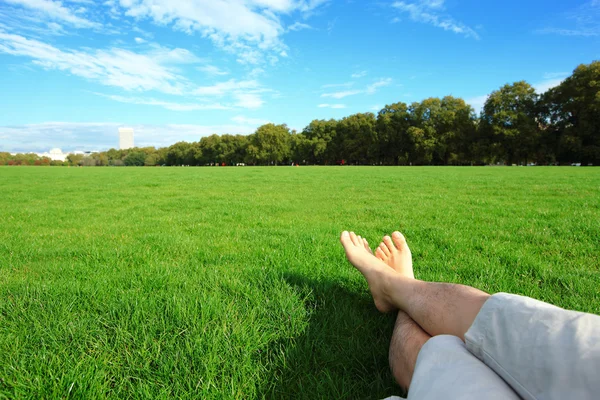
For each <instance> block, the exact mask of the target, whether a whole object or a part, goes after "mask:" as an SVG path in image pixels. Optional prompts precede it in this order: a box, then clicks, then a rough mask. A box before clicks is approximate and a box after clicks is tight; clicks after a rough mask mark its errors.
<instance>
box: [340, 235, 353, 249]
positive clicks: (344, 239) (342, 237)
mask: <svg viewBox="0 0 600 400" xmlns="http://www.w3.org/2000/svg"><path fill="white" fill-rule="evenodd" d="M340 242H341V243H342V246H344V247H348V246H351V245H352V240H351V239H350V233H348V231H344V232H342V234H341V235H340Z"/></svg>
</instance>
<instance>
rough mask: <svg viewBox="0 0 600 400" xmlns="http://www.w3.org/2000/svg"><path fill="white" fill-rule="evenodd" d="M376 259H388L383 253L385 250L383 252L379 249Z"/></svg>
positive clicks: (376, 252) (376, 251)
mask: <svg viewBox="0 0 600 400" xmlns="http://www.w3.org/2000/svg"><path fill="white" fill-rule="evenodd" d="M375 257H377V258H379V259H380V260H382V261H385V260H386V259H387V257H386V255H385V253H384V252H383V250H381V248H380V247H378V248H377V250H375Z"/></svg>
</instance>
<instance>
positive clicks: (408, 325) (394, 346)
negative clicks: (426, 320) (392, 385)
mask: <svg viewBox="0 0 600 400" xmlns="http://www.w3.org/2000/svg"><path fill="white" fill-rule="evenodd" d="M429 339H431V336H429V335H428V334H427V333H426V332H425V331H424V330H423V329H421V327H420V326H419V325H418V324H417V323H416V322H415V321H414V320H413V319H412V318H410V317H409V316H408V314H406V313H405V312H404V311H398V316H397V317H396V324H395V325H394V333H393V334H392V339H391V341H390V352H389V360H390V369H391V370H392V374H393V375H394V379H396V382H398V384H399V385H400V387H402V388H403V389H404V390H408V388H409V387H410V383H411V381H412V377H413V374H414V371H415V365H416V364H417V357H418V355H419V352H420V351H421V348H422V347H423V345H424V344H425V343H426V342H427V341H428V340H429Z"/></svg>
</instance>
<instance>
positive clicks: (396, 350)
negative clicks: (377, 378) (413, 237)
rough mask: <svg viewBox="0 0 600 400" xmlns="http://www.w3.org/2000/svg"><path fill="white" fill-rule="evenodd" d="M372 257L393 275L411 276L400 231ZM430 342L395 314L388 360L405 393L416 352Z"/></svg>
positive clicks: (412, 323) (413, 324)
mask: <svg viewBox="0 0 600 400" xmlns="http://www.w3.org/2000/svg"><path fill="white" fill-rule="evenodd" d="M363 240H364V239H363ZM367 247H368V246H367ZM375 256H376V257H377V258H378V259H380V260H381V261H383V262H384V263H385V264H386V265H387V266H388V267H390V268H392V269H393V270H395V271H396V272H398V273H400V274H403V275H406V276H409V277H414V272H413V265H412V255H411V252H410V248H409V247H408V244H407V243H406V240H405V239H404V236H402V234H401V233H400V232H394V233H392V236H391V237H390V236H385V237H384V238H383V240H382V242H381V243H380V244H379V246H378V247H377V248H376V250H375ZM429 339H431V336H430V335H429V334H427V332H425V331H424V330H423V329H422V328H421V327H420V326H419V324H417V323H416V322H415V321H414V320H413V319H412V318H411V317H409V316H408V314H406V313H405V312H404V311H398V316H397V317H396V324H395V325H394V332H393V334H392V339H391V341H390V352H389V360H390V368H391V370H392V374H393V375H394V378H395V379H396V381H397V382H398V384H399V385H400V386H401V387H402V388H403V389H404V390H408V388H409V386H410V382H411V380H412V376H413V373H414V371H415V365H416V363H417V357H418V355H419V352H420V351H421V348H422V347H423V345H424V344H425V343H426V342H427V341H428V340H429Z"/></svg>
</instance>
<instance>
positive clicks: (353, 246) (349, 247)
mask: <svg viewBox="0 0 600 400" xmlns="http://www.w3.org/2000/svg"><path fill="white" fill-rule="evenodd" d="M340 242H342V246H344V251H345V252H346V257H347V258H348V261H350V263H351V264H352V265H354V267H356V269H358V270H359V271H360V272H361V273H362V274H363V276H364V277H365V279H366V280H367V283H368V284H369V289H370V290H371V294H372V295H373V300H374V301H375V307H377V309H378V310H379V311H381V312H389V311H393V310H395V309H396V307H395V306H394V305H393V303H392V300H391V298H390V296H389V295H388V293H389V289H388V286H389V283H390V281H391V280H392V279H393V278H394V276H395V275H397V274H398V273H397V272H396V271H394V270H393V269H391V268H389V267H388V265H386V264H385V262H384V261H382V260H380V259H378V258H377V257H375V256H374V255H373V252H372V251H371V249H370V248H369V244H368V243H367V241H366V240H365V239H363V238H361V237H360V236H357V235H356V234H355V233H354V232H347V231H344V232H342V235H341V237H340ZM411 271H412V267H411Z"/></svg>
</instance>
